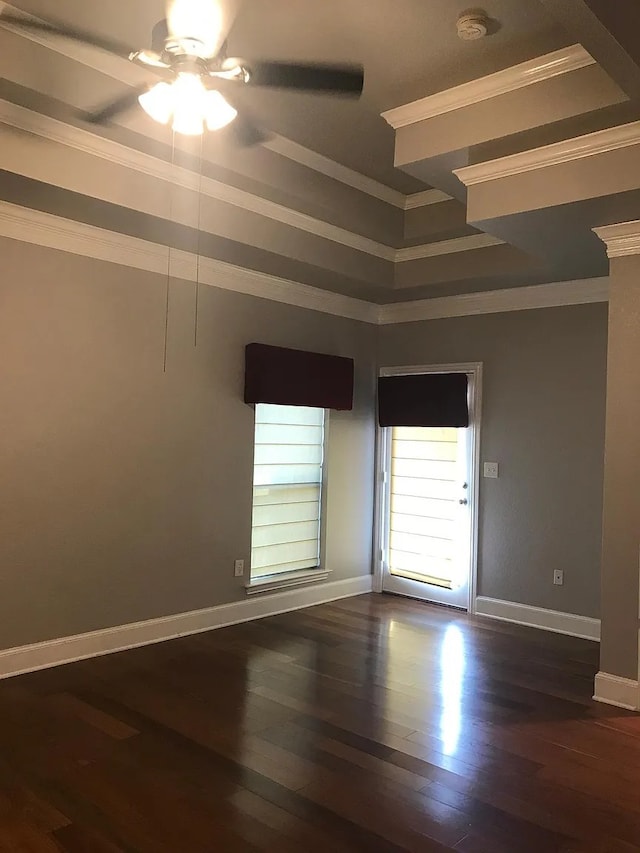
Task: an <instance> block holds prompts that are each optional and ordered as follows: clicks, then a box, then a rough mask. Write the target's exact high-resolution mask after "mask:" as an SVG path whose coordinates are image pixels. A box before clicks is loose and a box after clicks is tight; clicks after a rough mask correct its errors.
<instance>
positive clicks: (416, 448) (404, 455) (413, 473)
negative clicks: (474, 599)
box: [389, 427, 459, 589]
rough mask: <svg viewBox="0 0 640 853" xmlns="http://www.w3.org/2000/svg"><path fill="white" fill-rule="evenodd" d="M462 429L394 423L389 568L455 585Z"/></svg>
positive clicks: (396, 573)
mask: <svg viewBox="0 0 640 853" xmlns="http://www.w3.org/2000/svg"><path fill="white" fill-rule="evenodd" d="M458 444H459V442H458V430H457V429H455V428H449V427H443V428H437V427H394V428H393V431H392V437H391V482H390V504H391V505H390V510H391V517H390V528H389V571H390V572H391V574H393V575H399V576H401V577H407V578H414V579H416V580H421V581H426V582H428V583H433V584H435V585H438V586H443V587H447V588H449V589H451V588H453V586H454V581H455V578H456V577H457V573H458V566H457V540H456V532H455V524H456V518H457V510H458V503H457V500H456V497H457V494H458V490H459V485H458V480H459V469H458Z"/></svg>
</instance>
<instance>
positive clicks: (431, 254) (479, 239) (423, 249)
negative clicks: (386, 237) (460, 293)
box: [396, 234, 504, 263]
mask: <svg viewBox="0 0 640 853" xmlns="http://www.w3.org/2000/svg"><path fill="white" fill-rule="evenodd" d="M490 246H504V240H500V239H499V238H498V237H493V236H492V235H491V234H470V235H469V236H467V237H454V238H453V239H451V240H440V241H438V242H437V243H427V244H425V245H423V246H408V247H407V248H406V249H398V251H397V252H396V262H397V263H403V262H404V261H417V260H420V259H422V258H435V257H438V256H440V255H455V254H458V253H459V252H471V251H474V250H475V249H487V248H489V247H490Z"/></svg>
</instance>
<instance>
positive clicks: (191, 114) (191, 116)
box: [171, 72, 207, 136]
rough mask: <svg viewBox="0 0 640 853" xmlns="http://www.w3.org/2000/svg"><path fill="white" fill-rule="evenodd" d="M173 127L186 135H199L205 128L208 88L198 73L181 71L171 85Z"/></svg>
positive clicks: (177, 131)
mask: <svg viewBox="0 0 640 853" xmlns="http://www.w3.org/2000/svg"><path fill="white" fill-rule="evenodd" d="M171 90H172V92H171V94H172V97H173V129H174V130H175V131H176V133H183V134H185V135H186V136H199V135H200V134H201V133H202V132H203V130H204V127H203V122H204V116H205V112H206V103H207V90H206V89H205V88H204V85H203V83H202V80H201V79H200V77H199V76H198V75H197V74H192V73H191V72H181V73H180V74H178V76H177V77H176V79H175V80H174V82H173V84H172V86H171Z"/></svg>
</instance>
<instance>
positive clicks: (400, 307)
mask: <svg viewBox="0 0 640 853" xmlns="http://www.w3.org/2000/svg"><path fill="white" fill-rule="evenodd" d="M608 299H609V279H608V278H607V277H605V278H588V279H582V280H580V281H561V282H555V283H553V284H537V285H533V286H531V287H514V288H508V289H505V290H490V291H485V292H483V293H464V294H461V295H460V296H443V297H439V298H436V299H418V300H414V301H412V302H396V303H394V304H390V305H382V306H380V313H379V318H378V322H379V324H380V325H382V326H387V325H391V324H394V323H413V322H417V321H420V320H441V319H445V318H451V317H471V316H474V315H478V314H499V313H502V312H506V311H527V310H531V309H535V308H559V307H562V306H567V305H585V304H588V303H591V302H607V301H608Z"/></svg>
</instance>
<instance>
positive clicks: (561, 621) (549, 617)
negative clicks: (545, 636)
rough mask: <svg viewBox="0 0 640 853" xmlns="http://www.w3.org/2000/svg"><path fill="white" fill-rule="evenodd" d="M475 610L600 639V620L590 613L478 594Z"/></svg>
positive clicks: (530, 624)
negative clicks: (561, 610)
mask: <svg viewBox="0 0 640 853" xmlns="http://www.w3.org/2000/svg"><path fill="white" fill-rule="evenodd" d="M475 613H476V615H477V616H488V617H490V618H491V619H501V620H502V621H503V622H515V623H516V624H517V625H527V626H529V627H531V628H541V629H542V630H543V631H554V632H555V633H556V634H569V635H570V636H571V637H581V638H583V639H585V640H600V620H599V619H590V618H589V617H588V616H576V615H575V614H573V613H562V612H560V611H559V610H545V609H544V608H543V607H530V606H529V605H528V604H518V603H517V602H515V601H501V600H500V599H497V598H486V597H485V596H478V598H476V606H475Z"/></svg>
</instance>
